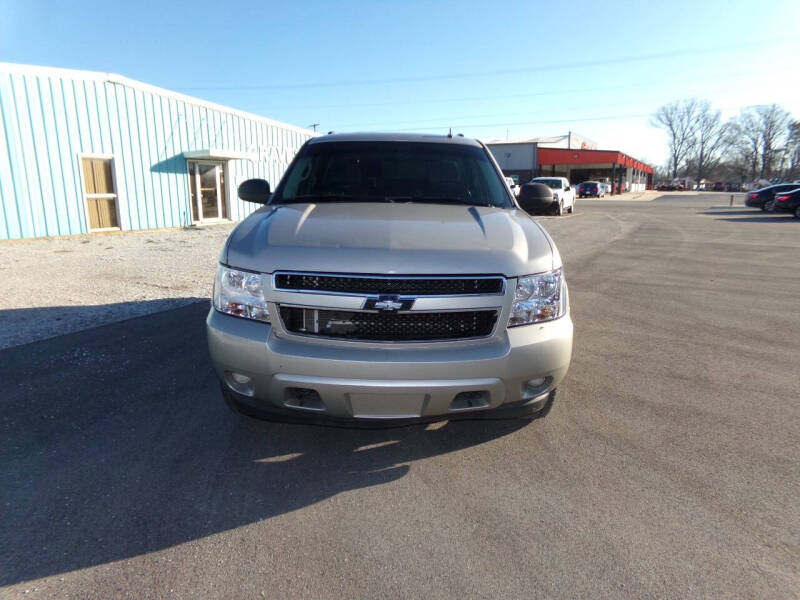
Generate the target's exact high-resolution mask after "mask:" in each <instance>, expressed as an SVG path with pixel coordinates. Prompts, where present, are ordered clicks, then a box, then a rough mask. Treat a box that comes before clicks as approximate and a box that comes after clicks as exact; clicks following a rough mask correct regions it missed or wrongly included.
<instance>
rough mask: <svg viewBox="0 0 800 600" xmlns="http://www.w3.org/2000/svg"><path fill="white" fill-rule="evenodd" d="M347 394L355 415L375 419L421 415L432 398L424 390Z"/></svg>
mask: <svg viewBox="0 0 800 600" xmlns="http://www.w3.org/2000/svg"><path fill="white" fill-rule="evenodd" d="M347 396H348V401H349V404H350V409H351V410H352V413H353V416H354V417H361V418H373V419H396V418H403V417H419V416H421V415H422V413H423V411H424V409H425V405H426V403H427V402H428V401H429V400H430V396H429V395H428V394H425V393H422V392H392V391H386V392H369V393H360V392H355V393H353V392H350V393H348V394H347Z"/></svg>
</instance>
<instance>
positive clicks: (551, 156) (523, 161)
mask: <svg viewBox="0 0 800 600" xmlns="http://www.w3.org/2000/svg"><path fill="white" fill-rule="evenodd" d="M570 135H573V134H572V133H570ZM564 137H566V136H564ZM539 139H546V138H539ZM550 139H554V138H550ZM486 145H487V147H488V148H489V150H491V152H492V154H493V155H494V158H495V160H497V164H498V165H499V166H500V168H501V169H502V170H503V174H505V175H507V176H509V177H513V178H514V179H516V180H517V181H518V182H520V183H525V182H526V181H530V180H531V178H533V177H542V176H544V177H546V176H551V177H553V176H557V177H566V178H567V179H568V180H569V181H570V182H571V183H574V184H578V183H581V182H582V181H591V180H596V181H602V182H605V183H608V184H609V186H610V189H611V193H612V194H618V193H622V192H641V191H644V190H645V189H651V188H652V187H653V168H652V167H651V166H650V165H648V164H646V163H643V162H642V161H640V160H637V159H635V158H633V157H632V156H628V155H627V154H625V153H623V152H620V151H618V150H597V149H587V148H580V149H578V148H574V149H571V148H564V147H559V146H543V145H541V144H539V143H538V142H535V141H530V140H525V141H519V140H516V141H506V140H493V141H490V142H487V143H486Z"/></svg>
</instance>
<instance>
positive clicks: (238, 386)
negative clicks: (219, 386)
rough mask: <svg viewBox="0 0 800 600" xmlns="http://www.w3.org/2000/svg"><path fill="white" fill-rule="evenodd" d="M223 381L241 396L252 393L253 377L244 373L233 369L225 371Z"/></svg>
mask: <svg viewBox="0 0 800 600" xmlns="http://www.w3.org/2000/svg"><path fill="white" fill-rule="evenodd" d="M225 383H227V384H228V387H229V388H231V389H232V390H233V391H234V392H236V393H237V394H242V395H243V396H252V395H253V393H254V387H255V386H254V382H253V378H252V377H250V376H249V375H245V374H244V373H237V372H235V371H225Z"/></svg>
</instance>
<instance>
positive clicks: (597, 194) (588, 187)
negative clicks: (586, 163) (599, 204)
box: [577, 181, 606, 198]
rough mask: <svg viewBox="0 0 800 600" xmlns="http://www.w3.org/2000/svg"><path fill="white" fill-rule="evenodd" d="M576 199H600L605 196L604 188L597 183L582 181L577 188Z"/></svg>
mask: <svg viewBox="0 0 800 600" xmlns="http://www.w3.org/2000/svg"><path fill="white" fill-rule="evenodd" d="M577 193H578V198H588V197H594V198H602V197H603V196H605V194H606V190H605V186H604V185H603V184H602V183H600V182H599V181H584V182H583V183H581V184H580V185H578V186H577Z"/></svg>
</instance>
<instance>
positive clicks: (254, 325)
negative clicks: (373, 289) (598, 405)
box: [206, 308, 573, 421]
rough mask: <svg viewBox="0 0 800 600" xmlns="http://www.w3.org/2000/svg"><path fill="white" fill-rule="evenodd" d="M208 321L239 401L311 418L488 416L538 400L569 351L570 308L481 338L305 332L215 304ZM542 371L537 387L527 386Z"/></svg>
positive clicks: (213, 347)
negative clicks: (430, 339)
mask: <svg viewBox="0 0 800 600" xmlns="http://www.w3.org/2000/svg"><path fill="white" fill-rule="evenodd" d="M206 325H207V332H208V346H209V351H210V354H211V359H212V362H213V364H214V369H215V370H216V372H217V375H218V376H219V378H220V380H221V382H222V385H223V388H224V389H226V390H227V391H228V392H229V395H230V396H231V397H232V398H233V399H234V400H236V401H237V403H239V404H242V403H244V404H246V405H248V406H250V407H252V408H253V409H258V408H259V407H261V408H263V409H264V411H265V412H279V413H281V414H291V415H294V416H296V417H297V418H302V417H303V416H306V417H308V418H309V419H311V420H319V418H320V417H328V418H331V419H335V420H356V421H358V420H363V421H375V420H393V421H394V420H402V421H407V420H425V419H431V418H442V417H444V418H449V417H454V416H463V415H473V416H475V417H477V416H480V415H479V413H480V414H484V415H486V416H487V417H488V416H490V415H492V414H496V413H502V412H503V411H504V410H506V409H511V408H514V407H530V406H536V405H537V404H538V405H541V404H542V403H543V402H544V401H545V400H547V399H548V397H550V392H551V391H552V390H554V389H555V388H556V386H557V385H558V384H559V383H560V382H561V380H562V379H563V378H564V376H565V375H566V372H567V369H568V367H569V363H570V358H571V355H572V329H573V327H572V321H571V319H570V315H569V312H567V314H566V315H564V316H563V317H561V318H560V319H557V320H555V321H551V322H548V323H538V324H534V325H526V326H522V327H514V328H511V329H508V330H504V331H503V332H502V333H500V334H498V335H495V336H493V337H492V338H489V339H487V340H485V342H481V343H475V342H471V343H459V342H445V343H430V344H413V345H409V344H383V345H380V344H366V343H353V342H333V341H331V342H330V343H327V342H322V343H320V341H318V340H314V341H313V342H309V341H307V340H304V339H302V338H298V336H293V335H286V334H284V333H281V332H279V331H278V329H279V328H277V327H272V326H270V325H267V324H264V323H258V322H255V321H248V320H245V319H240V318H237V317H231V316H228V315H224V314H221V313H219V312H217V311H216V310H214V309H213V308H212V309H211V310H210V312H209V314H208V318H207V320H206ZM233 374H239V375H240V377H239V379H243V378H242V377H241V376H244V377H245V378H249V379H250V381H249V382H248V383H247V385H241V384H239V383H236V382H235V380H234V379H233ZM540 378H543V379H545V382H544V383H543V384H542V385H541V386H540V387H537V388H536V389H530V388H527V389H526V388H524V385H525V383H526V382H528V381H530V380H535V379H540ZM298 390H299V391H298Z"/></svg>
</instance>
